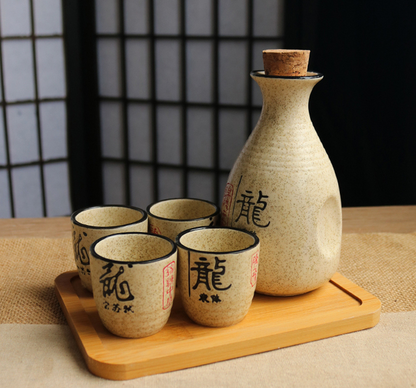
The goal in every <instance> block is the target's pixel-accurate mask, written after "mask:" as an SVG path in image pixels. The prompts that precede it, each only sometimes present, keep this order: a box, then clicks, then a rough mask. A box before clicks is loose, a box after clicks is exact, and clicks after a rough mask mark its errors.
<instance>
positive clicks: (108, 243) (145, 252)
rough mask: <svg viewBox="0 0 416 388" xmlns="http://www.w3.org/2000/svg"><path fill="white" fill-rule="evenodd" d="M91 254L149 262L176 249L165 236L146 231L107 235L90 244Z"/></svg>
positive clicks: (119, 260)
mask: <svg viewBox="0 0 416 388" xmlns="http://www.w3.org/2000/svg"><path fill="white" fill-rule="evenodd" d="M92 250H93V254H95V256H98V257H100V258H104V259H107V260H111V261H113V262H122V263H125V262H149V261H152V260H159V259H163V258H165V257H166V256H169V255H171V254H173V253H174V251H175V250H176V247H175V245H174V244H173V242H172V241H171V240H169V239H167V238H164V237H161V236H156V235H151V234H147V233H125V234H123V233H120V234H116V235H111V236H107V237H105V238H103V239H101V240H99V241H97V242H96V243H95V244H93V246H92Z"/></svg>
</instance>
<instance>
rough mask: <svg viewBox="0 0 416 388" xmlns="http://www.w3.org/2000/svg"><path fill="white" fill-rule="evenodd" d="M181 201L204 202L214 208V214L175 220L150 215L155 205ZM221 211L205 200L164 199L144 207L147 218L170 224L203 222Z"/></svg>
mask: <svg viewBox="0 0 416 388" xmlns="http://www.w3.org/2000/svg"><path fill="white" fill-rule="evenodd" d="M181 200H185V201H197V202H205V203H207V204H209V205H211V206H212V207H213V208H214V212H213V213H211V214H208V215H206V216H204V217H198V218H187V219H179V218H178V219H176V218H166V217H162V216H158V215H156V214H154V213H152V210H151V209H152V207H153V206H155V205H158V204H160V203H163V202H169V201H172V202H173V201H181ZM220 211H221V209H220V208H219V206H217V205H216V204H215V203H214V202H211V201H208V200H207V199H201V198H185V197H182V198H181V197H176V198H166V199H162V200H160V201H156V202H153V203H151V204H150V205H148V206H147V207H146V212H147V214H148V215H149V216H151V217H153V218H157V219H159V220H164V221H170V222H189V221H199V220H205V219H207V218H210V217H215V216H217V215H218V214H220Z"/></svg>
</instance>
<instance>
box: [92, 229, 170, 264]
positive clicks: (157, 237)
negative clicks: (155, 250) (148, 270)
mask: <svg viewBox="0 0 416 388" xmlns="http://www.w3.org/2000/svg"><path fill="white" fill-rule="evenodd" d="M123 235H130V236H131V235H141V236H143V235H144V236H148V237H150V238H154V239H163V240H166V241H167V242H169V243H170V245H171V247H172V249H171V250H170V251H169V253H167V254H165V255H163V256H161V257H156V258H154V259H150V260H143V261H134V260H133V261H127V260H114V259H111V258H108V257H104V256H102V255H100V254H98V253H97V252H96V251H95V247H96V245H97V244H99V243H100V242H101V241H103V240H106V239H111V238H117V237H118V236H123ZM176 250H177V248H176V245H175V243H174V242H173V241H172V240H171V239H170V238H168V237H165V236H162V235H159V234H151V233H147V232H126V233H115V234H110V235H108V236H104V237H101V238H99V239H98V240H96V241H94V242H93V243H92V244H91V246H90V252H91V255H92V256H94V258H95V259H99V260H103V261H106V262H108V263H115V264H125V265H127V264H128V265H136V264H137V265H144V264H150V263H155V262H157V261H162V260H165V259H167V258H169V257H171V256H172V255H173V254H174V253H175V252H176Z"/></svg>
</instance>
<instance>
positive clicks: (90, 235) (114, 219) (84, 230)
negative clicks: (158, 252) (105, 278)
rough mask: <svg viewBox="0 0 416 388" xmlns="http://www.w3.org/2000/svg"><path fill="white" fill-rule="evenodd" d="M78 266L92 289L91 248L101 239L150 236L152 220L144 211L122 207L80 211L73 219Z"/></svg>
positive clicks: (86, 283)
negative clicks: (129, 234)
mask: <svg viewBox="0 0 416 388" xmlns="http://www.w3.org/2000/svg"><path fill="white" fill-rule="evenodd" d="M71 223H72V236H73V245H74V257H75V264H76V266H77V268H78V274H79V277H80V279H81V283H82V285H83V286H84V287H85V288H86V289H87V290H89V291H92V287H91V275H90V271H91V269H90V257H89V251H90V246H91V244H92V243H93V242H94V241H95V240H98V239H99V238H101V237H104V236H108V235H109V234H114V233H122V232H147V228H148V218H147V214H146V212H145V211H144V210H142V209H139V208H136V207H131V206H120V205H104V206H96V207H91V208H87V209H81V210H77V211H76V212H74V213H73V214H72V215H71Z"/></svg>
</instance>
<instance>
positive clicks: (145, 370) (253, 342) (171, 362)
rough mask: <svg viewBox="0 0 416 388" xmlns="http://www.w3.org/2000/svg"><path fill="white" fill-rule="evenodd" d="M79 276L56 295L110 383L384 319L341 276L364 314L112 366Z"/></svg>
mask: <svg viewBox="0 0 416 388" xmlns="http://www.w3.org/2000/svg"><path fill="white" fill-rule="evenodd" d="M77 275H78V272H77V271H69V272H65V273H63V274H61V275H59V276H58V277H57V278H56V279H55V291H56V294H57V297H58V300H59V303H60V305H61V308H62V310H63V312H64V314H65V317H66V319H67V321H68V324H69V326H70V328H71V331H72V333H73V334H74V337H75V339H76V342H77V345H78V347H79V348H80V350H81V353H82V355H83V358H84V360H85V362H86V364H87V368H88V369H89V371H90V372H91V373H93V374H94V375H96V376H99V377H103V378H106V379H109V380H129V379H134V378H138V377H143V376H147V375H153V374H158V373H166V372H171V371H175V370H181V369H187V368H191V367H195V366H201V365H206V364H210V363H214V362H219V361H225V360H229V359H233V358H238V357H242V356H247V355H253V354H258V353H262V352H266V351H271V350H277V349H280V348H284V347H289V346H293V345H299V344H302V343H306V342H312V341H316V340H319V339H326V338H330V337H334V336H337V335H341V334H347V333H351V332H355V331H359V330H364V329H369V328H371V327H374V326H375V325H376V324H377V323H378V322H379V319H380V310H381V302H380V301H379V299H378V298H376V297H375V296H373V295H372V294H370V293H369V292H367V291H366V290H364V289H362V288H361V287H359V286H358V285H356V284H355V283H353V282H351V281H350V280H348V279H347V278H345V277H344V276H342V275H341V274H339V273H337V274H335V275H334V277H333V278H332V279H331V283H333V284H334V285H335V286H336V287H338V288H340V289H341V290H342V291H344V292H346V293H347V294H349V295H350V296H352V297H353V298H354V299H356V300H358V301H359V302H360V307H359V311H360V313H359V314H355V315H353V316H351V317H349V318H347V319H343V320H340V321H339V322H337V324H336V325H334V323H332V322H329V323H328V322H327V323H324V324H322V325H316V326H313V327H309V328H307V329H302V330H293V331H290V332H286V333H284V334H282V333H277V334H274V335H273V334H272V335H270V334H265V335H264V336H263V337H262V336H259V337H257V338H250V339H248V340H247V341H240V342H239V343H238V346H237V345H235V344H229V345H227V346H225V347H224V346H217V347H210V348H208V349H207V348H204V349H199V350H193V352H192V357H190V356H189V353H186V352H182V353H181V352H178V354H175V357H172V355H169V356H167V357H161V358H158V359H149V360H146V361H141V362H139V363H137V362H136V363H131V364H125V363H114V362H113V363H109V362H106V361H103V359H101V360H100V358H102V357H101V356H102V355H104V354H105V353H106V350H105V348H104V346H103V345H102V343H101V339H100V337H99V336H98V334H97V333H96V331H95V329H94V328H93V326H92V323H91V322H90V320H89V317H88V314H87V313H86V312H85V310H84V309H83V306H82V304H81V302H80V300H79V299H78V297H74V295H73V294H74V292H75V290H74V289H73V287H72V284H71V280H72V278H73V277H75V276H77ZM71 290H72V292H71ZM65 295H68V296H69V297H71V296H72V298H71V301H70V303H73V305H72V306H71V307H74V306H75V307H76V308H77V314H79V316H78V319H77V320H78V321H81V323H80V322H75V321H74V320H73V317H72V314H71V313H69V311H67V308H66V305H65V301H64V298H67V297H66V296H65ZM66 303H68V301H67V302H66ZM323 332H325V335H324V336H323V335H322V333H323ZM92 338H93V340H92ZM89 343H90V344H91V345H92V347H93V351H91V350H90V347H89V346H88V345H89ZM99 344H101V346H100V345H99ZM233 345H234V346H233ZM225 348H226V349H225ZM139 366H140V367H139Z"/></svg>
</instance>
